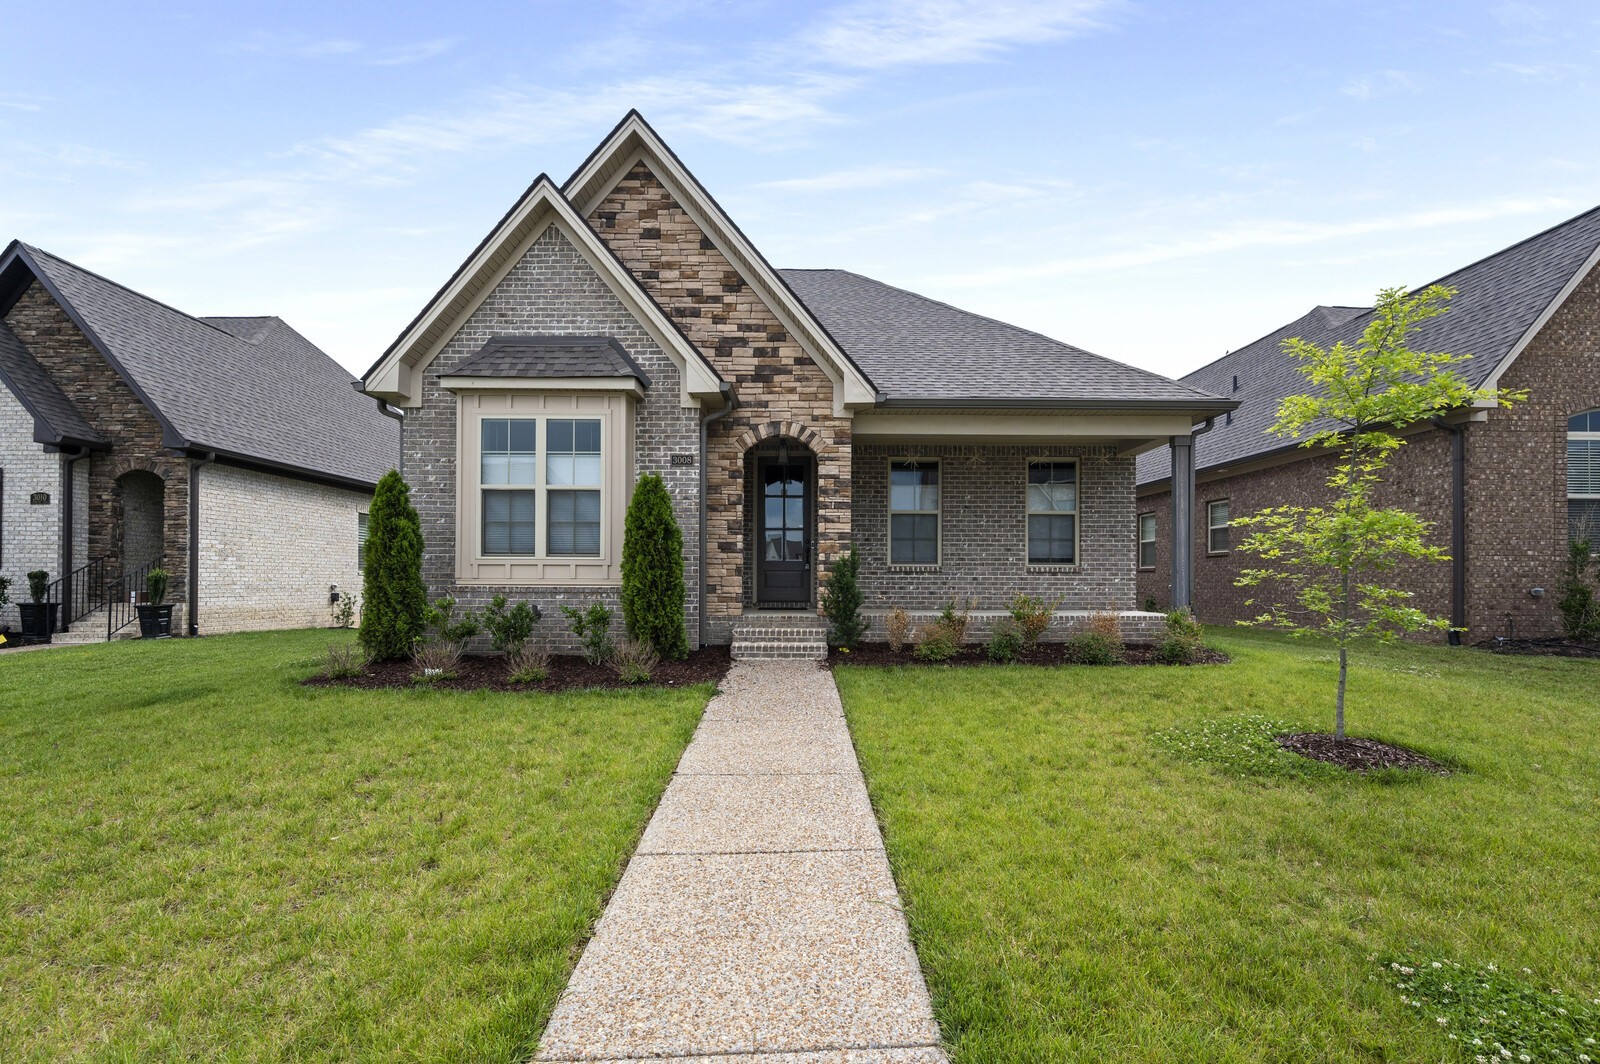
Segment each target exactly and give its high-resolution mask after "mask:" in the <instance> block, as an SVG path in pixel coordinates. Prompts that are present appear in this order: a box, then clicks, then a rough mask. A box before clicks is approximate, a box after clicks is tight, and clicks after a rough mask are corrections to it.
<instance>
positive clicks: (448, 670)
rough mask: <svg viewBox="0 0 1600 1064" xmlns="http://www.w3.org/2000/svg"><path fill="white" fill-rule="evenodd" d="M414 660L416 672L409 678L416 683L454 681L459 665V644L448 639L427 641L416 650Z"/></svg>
mask: <svg viewBox="0 0 1600 1064" xmlns="http://www.w3.org/2000/svg"><path fill="white" fill-rule="evenodd" d="M414 660H415V661H416V663H417V670H418V671H417V673H416V674H415V675H414V676H412V677H411V678H412V679H413V680H414V681H416V682H417V683H432V682H434V681H435V680H454V679H455V678H456V669H457V668H459V667H460V665H461V644H460V643H453V642H451V641H450V640H448V639H433V640H429V641H428V642H426V643H423V644H422V645H421V646H420V647H418V648H417V653H416V655H415V657H414Z"/></svg>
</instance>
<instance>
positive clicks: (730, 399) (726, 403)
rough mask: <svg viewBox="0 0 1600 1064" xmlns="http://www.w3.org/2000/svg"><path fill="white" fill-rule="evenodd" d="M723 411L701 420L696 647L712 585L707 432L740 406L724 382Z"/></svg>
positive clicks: (703, 638)
mask: <svg viewBox="0 0 1600 1064" xmlns="http://www.w3.org/2000/svg"><path fill="white" fill-rule="evenodd" d="M720 388H721V391H722V409H720V410H713V411H712V412H711V413H709V414H707V415H705V416H704V417H702V418H701V419H700V574H699V577H700V612H699V618H698V620H699V631H698V632H696V633H695V638H696V640H697V642H696V646H700V647H703V646H705V645H706V600H707V598H708V596H707V594H706V593H707V591H708V590H709V589H710V585H709V583H708V582H707V580H706V539H707V537H706V511H707V506H706V430H707V429H708V428H709V427H710V425H711V423H712V422H713V421H716V420H718V419H719V418H724V417H727V416H728V415H729V414H731V413H733V409H734V407H736V406H738V405H739V399H738V396H736V395H735V394H734V392H733V385H731V384H729V383H728V382H727V381H722V382H721V385H720Z"/></svg>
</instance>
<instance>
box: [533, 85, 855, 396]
mask: <svg viewBox="0 0 1600 1064" xmlns="http://www.w3.org/2000/svg"><path fill="white" fill-rule="evenodd" d="M624 153H625V155H624ZM619 155H624V163H623V164H622V165H615V160H616V158H617V157H618V156H619ZM640 161H645V162H646V163H647V164H648V163H654V164H655V165H654V166H652V167H651V172H652V173H654V174H655V176H656V178H657V179H658V180H660V181H661V182H662V184H664V185H665V186H666V187H667V191H668V192H670V193H671V194H672V197H673V198H674V199H675V200H677V202H678V204H679V206H681V207H682V208H683V209H684V211H685V212H686V213H687V214H688V215H689V217H690V218H691V219H693V221H694V223H695V224H696V225H697V226H699V227H700V230H701V232H703V233H705V234H706V235H707V236H708V237H710V238H711V240H712V242H713V243H714V244H716V246H717V248H718V249H719V250H720V251H722V253H723V254H724V255H726V256H727V257H728V260H729V261H730V262H731V263H732V264H733V267H734V269H736V270H737V271H738V272H739V276H740V277H741V278H743V279H744V281H745V283H746V284H748V285H750V287H751V288H753V289H754V290H755V291H756V294H757V295H759V296H761V298H762V301H763V302H764V303H765V304H766V305H767V308H768V309H769V310H770V311H772V314H773V316H774V317H776V318H777V319H778V321H779V323H780V324H782V325H783V327H784V328H785V329H786V330H788V332H789V333H790V334H791V335H792V336H794V337H795V338H796V339H797V340H799V342H800V345H801V347H802V348H804V349H805V351H806V353H807V354H808V355H810V356H811V359H812V361H814V362H816V363H817V365H818V366H819V367H820V368H821V369H822V371H823V372H824V373H826V374H827V375H828V378H829V380H831V381H833V384H834V402H833V405H834V412H835V413H838V414H848V412H849V411H850V410H852V409H854V408H857V407H861V406H870V405H872V403H873V402H874V401H875V400H876V399H877V396H878V391H877V388H876V387H875V386H874V385H873V384H872V381H871V380H870V379H869V378H868V377H867V375H866V373H865V372H864V371H863V370H862V369H861V367H859V366H857V365H856V363H855V361H854V360H853V359H851V358H850V356H849V354H848V353H847V352H846V351H845V350H844V348H843V347H842V346H840V344H839V343H838V341H836V340H835V339H834V338H833V336H832V335H831V334H829V332H828V330H827V328H826V327H825V326H824V325H823V324H822V323H821V322H820V321H818V320H817V319H816V317H815V316H814V315H813V314H812V313H811V312H810V310H808V309H807V308H806V305H805V304H804V303H803V302H802V301H801V300H800V297H799V296H797V295H795V293H794V290H793V289H791V288H790V287H789V285H788V283H787V282H786V281H784V280H783V278H782V277H780V276H779V275H778V272H777V271H776V270H774V269H773V268H772V265H771V264H770V263H769V262H767V260H766V258H765V257H764V256H762V254H761V252H760V251H759V250H757V248H756V247H755V245H754V244H752V243H751V242H750V240H749V238H748V237H746V236H745V235H744V233H743V232H742V231H741V230H740V229H739V227H738V225H737V224H735V223H734V221H733V219H732V218H730V217H729V216H728V214H727V212H726V211H724V210H723V209H722V206H721V205H720V204H719V203H717V201H716V200H715V199H714V198H713V197H712V196H711V194H710V193H709V192H707V191H706V189H705V186H703V185H701V184H700V182H699V180H698V179H697V178H696V177H695V176H694V174H693V173H691V172H690V170H689V168H688V167H686V166H684V165H683V161H682V160H680V159H679V158H678V156H677V155H676V153H674V152H673V151H672V149H671V148H670V147H668V146H667V144H666V142H664V141H663V140H662V139H661V138H660V137H659V136H657V135H656V132H655V130H653V129H651V128H650V125H649V123H648V122H646V121H645V120H644V118H643V117H642V116H641V115H640V114H639V113H638V112H637V111H630V112H629V113H628V115H627V117H626V118H624V119H623V120H622V122H621V123H619V124H618V126H617V128H616V129H615V130H613V131H612V133H611V135H610V136H609V137H607V138H606V140H605V141H603V142H602V143H601V145H600V147H598V148H596V149H595V151H594V152H592V153H591V154H590V156H589V158H588V159H586V160H585V161H584V163H583V164H582V165H581V166H580V167H579V168H578V170H577V171H576V172H574V173H573V175H572V176H571V177H569V178H568V179H567V181H566V184H564V185H563V186H562V188H563V190H564V191H565V192H567V193H570V194H575V195H577V196H578V197H581V200H580V202H576V203H575V204H574V206H576V207H578V209H579V212H580V213H581V215H582V216H583V217H585V218H587V217H588V216H589V215H590V214H592V213H593V212H594V209H595V207H597V206H598V205H599V204H600V203H601V201H603V200H604V199H605V197H606V196H608V195H610V194H611V191H612V189H614V188H616V186H617V184H618V183H619V182H621V181H622V179H623V178H624V177H625V176H627V174H628V171H629V170H631V169H633V167H634V165H635V164H636V163H638V162H640Z"/></svg>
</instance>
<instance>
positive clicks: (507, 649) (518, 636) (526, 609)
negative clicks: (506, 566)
mask: <svg viewBox="0 0 1600 1064" xmlns="http://www.w3.org/2000/svg"><path fill="white" fill-rule="evenodd" d="M543 616H544V615H543V614H542V613H540V612H539V607H537V606H534V605H532V604H530V603H527V602H519V603H517V604H516V605H515V606H512V607H511V608H510V609H507V608H506V597H505V596H504V595H496V596H495V597H494V598H492V599H490V600H489V605H487V606H485V607H484V608H483V630H484V631H486V632H488V633H489V642H490V644H491V645H492V646H493V647H494V648H495V649H496V650H498V651H501V652H502V653H505V654H515V653H517V652H518V651H520V650H521V649H522V648H523V646H524V645H526V644H527V642H528V640H529V639H532V638H533V627H534V625H536V624H538V623H539V621H540V619H541V618H542V617H543Z"/></svg>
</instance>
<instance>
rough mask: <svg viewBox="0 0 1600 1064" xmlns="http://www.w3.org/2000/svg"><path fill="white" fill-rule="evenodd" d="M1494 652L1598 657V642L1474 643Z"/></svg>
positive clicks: (1571, 640) (1527, 640)
mask: <svg viewBox="0 0 1600 1064" xmlns="http://www.w3.org/2000/svg"><path fill="white" fill-rule="evenodd" d="M1476 645H1477V646H1478V647H1479V648H1480V649H1482V650H1492V651H1493V652H1494V653H1496V654H1536V655H1544V656H1546V657H1558V658H1600V643H1580V642H1578V641H1577V640H1574V639H1485V640H1483V641H1482V642H1480V643H1478V644H1476Z"/></svg>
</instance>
